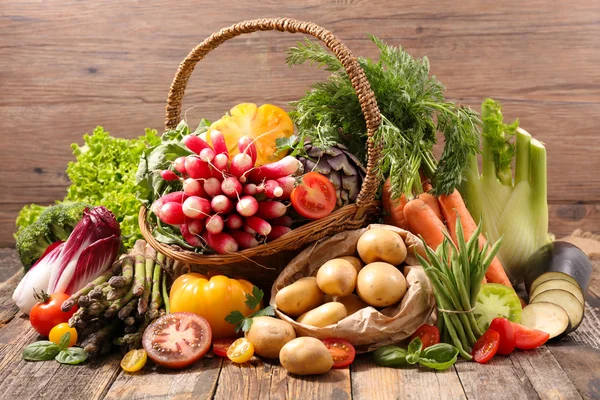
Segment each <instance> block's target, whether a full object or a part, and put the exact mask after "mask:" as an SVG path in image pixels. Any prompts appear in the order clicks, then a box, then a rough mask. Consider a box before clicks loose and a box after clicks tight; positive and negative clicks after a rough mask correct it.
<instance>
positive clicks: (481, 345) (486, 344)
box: [471, 329, 500, 364]
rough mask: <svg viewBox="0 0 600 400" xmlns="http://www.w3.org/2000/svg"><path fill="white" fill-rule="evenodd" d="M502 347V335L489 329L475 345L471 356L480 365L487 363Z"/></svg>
mask: <svg viewBox="0 0 600 400" xmlns="http://www.w3.org/2000/svg"><path fill="white" fill-rule="evenodd" d="M499 346H500V334H499V333H498V332H496V331H493V330H491V329H488V330H487V331H486V332H485V333H484V334H483V335H482V336H481V337H480V338H479V340H477V342H476V343H475V346H473V351H472V352H471V355H472V356H473V360H475V361H476V362H478V363H481V364H483V363H486V362H488V361H490V360H491V359H492V357H494V355H495V354H496V352H497V351H498V347H499Z"/></svg>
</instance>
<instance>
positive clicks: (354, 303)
mask: <svg viewBox="0 0 600 400" xmlns="http://www.w3.org/2000/svg"><path fill="white" fill-rule="evenodd" d="M335 301H337V302H338V303H342V304H343V305H344V307H346V313H347V314H348V315H352V314H354V313H355V312H357V311H358V310H362V309H363V308H365V307H368V306H369V305H368V304H367V303H365V302H364V301H362V300H361V299H360V297H358V296H357V295H355V294H349V295H348V296H344V297H337V298H336V299H335Z"/></svg>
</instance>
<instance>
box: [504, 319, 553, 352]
mask: <svg viewBox="0 0 600 400" xmlns="http://www.w3.org/2000/svg"><path fill="white" fill-rule="evenodd" d="M511 324H512V327H513V328H514V330H515V347H516V348H517V349H521V350H531V349H535V348H536V347H540V346H541V345H543V344H544V343H546V341H547V340H548V339H549V338H550V335H549V334H548V333H546V332H542V331H540V330H538V329H533V328H528V327H526V326H523V325H521V324H517V323H516V322H511Z"/></svg>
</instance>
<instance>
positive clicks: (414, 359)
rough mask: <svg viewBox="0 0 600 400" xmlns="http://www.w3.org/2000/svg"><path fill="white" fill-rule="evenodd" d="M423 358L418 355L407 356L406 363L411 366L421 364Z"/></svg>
mask: <svg viewBox="0 0 600 400" xmlns="http://www.w3.org/2000/svg"><path fill="white" fill-rule="evenodd" d="M420 359H421V358H420V357H419V356H418V355H417V354H409V355H407V356H406V362H407V363H409V364H410V365H414V364H416V363H418V362H419V360H420Z"/></svg>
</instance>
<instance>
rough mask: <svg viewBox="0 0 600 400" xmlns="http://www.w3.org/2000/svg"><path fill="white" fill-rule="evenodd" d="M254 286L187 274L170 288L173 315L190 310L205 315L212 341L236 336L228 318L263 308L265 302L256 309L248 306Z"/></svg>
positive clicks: (219, 278)
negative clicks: (237, 312) (226, 319)
mask: <svg viewBox="0 0 600 400" xmlns="http://www.w3.org/2000/svg"><path fill="white" fill-rule="evenodd" d="M253 286H254V285H252V283H250V282H248V281H246V280H244V279H230V278H227V277H226V276H223V275H217V276H213V277H211V278H207V277H206V276H205V275H202V274H197V273H194V272H192V273H189V274H184V275H181V276H180V277H179V278H177V279H176V280H175V282H173V286H172V287H171V295H170V301H171V312H179V311H188V312H192V313H195V314H198V315H201V316H203V317H204V318H206V320H207V321H208V323H209V324H210V327H211V329H212V335H213V339H219V338H228V337H234V336H237V335H236V333H235V329H234V326H233V325H232V324H230V323H228V322H227V321H225V317H227V315H229V313H230V312H232V311H236V310H237V311H239V312H241V313H242V314H244V316H246V317H247V316H248V315H250V314H252V313H253V312H256V311H258V310H259V309H261V308H262V302H261V304H260V305H258V306H257V308H255V309H254V310H251V309H249V308H248V306H247V305H246V304H245V302H246V294H252V287H253Z"/></svg>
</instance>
